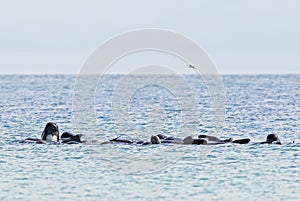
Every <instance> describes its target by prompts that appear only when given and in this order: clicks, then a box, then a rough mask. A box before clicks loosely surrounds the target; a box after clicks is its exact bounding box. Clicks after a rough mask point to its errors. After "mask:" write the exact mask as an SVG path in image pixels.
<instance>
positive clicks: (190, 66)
mask: <svg viewBox="0 0 300 201" xmlns="http://www.w3.org/2000/svg"><path fill="white" fill-rule="evenodd" d="M187 66H188V67H189V68H192V69H196V67H195V66H193V65H192V64H188V65H187Z"/></svg>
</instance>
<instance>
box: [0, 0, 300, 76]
mask: <svg viewBox="0 0 300 201" xmlns="http://www.w3.org/2000/svg"><path fill="white" fill-rule="evenodd" d="M299 20H300V1H298V0H286V1H283V0H251V1H239V0H227V1H222V0H219V1H216V0H194V1H182V0H178V1H176V0H151V1H142V0H126V1H125V0H107V1H101V0H26V1H25V0H0V27H1V31H0V73H2V74H3V73H9V74H13V73H26V74H32V73H33V74H37V73H43V74H45V73H55V74H60V73H70V74H76V73H78V72H79V70H80V68H81V66H82V64H83V62H84V61H85V59H86V58H87V57H88V55H89V54H90V53H91V52H92V51H93V50H94V49H95V48H97V47H98V46H99V45H101V44H102V43H104V42H105V41H107V40H109V39H110V38H112V37H113V36H116V35H119V34H122V33H124V32H128V31H131V30H136V29H142V28H161V29H166V30H170V31H175V32H177V33H180V34H182V35H184V36H186V37H188V38H190V39H192V40H193V41H195V42H196V43H197V44H198V45H199V46H201V47H202V48H203V49H204V50H205V51H206V52H207V53H208V54H209V56H210V57H211V58H212V60H213V61H214V63H215V64H216V67H217V70H218V71H219V73H226V74H228V73H230V74H237V73H300V54H299V53H300V26H299V25H300V24H299ZM136 59H139V58H138V56H137V57H136ZM143 62H146V61H144V60H143V58H140V62H139V63H140V64H143ZM149 62H150V61H149ZM171 63H172V62H171ZM146 64H147V63H146ZM132 65H136V64H132ZM170 65H172V64H170Z"/></svg>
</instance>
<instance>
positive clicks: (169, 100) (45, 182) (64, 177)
mask: <svg viewBox="0 0 300 201" xmlns="http://www.w3.org/2000/svg"><path fill="white" fill-rule="evenodd" d="M220 79H221V80H222V90H223V92H224V93H217V99H214V97H213V96H212V94H213V93H212V91H210V89H209V87H208V86H207V84H206V81H205V80H203V79H202V78H201V77H199V76H196V75H184V76H182V77H181V78H180V79H178V77H175V76H167V75H128V76H124V75H105V76H103V77H101V78H100V79H99V80H97V82H96V85H95V87H91V88H89V87H87V86H92V85H91V83H89V82H88V81H91V82H93V79H89V80H88V81H87V82H86V83H82V82H81V81H79V79H78V78H77V76H75V75H0V111H1V112H0V120H1V121H0V122H1V123H0V135H1V138H0V200H1V201H4V200H115V201H116V200H149V201H150V200H155V201H158V200H170V201H174V200H299V196H300V166H299V165H300V143H299V140H300V139H299V136H300V129H299V128H300V75H225V76H222V77H221V78H220ZM94 84H95V83H94ZM76 86H84V87H82V88H77V87H76ZM85 87H87V88H85ZM222 94H223V95H224V96H223V95H222ZM50 121H53V122H56V123H57V124H58V125H59V129H60V132H61V133H62V132H65V131H69V132H74V133H80V134H83V135H84V136H83V138H84V139H85V140H86V143H84V144H72V145H67V144H35V143H22V140H24V139H25V138H27V137H36V138H40V135H41V133H42V131H43V129H44V127H45V125H46V123H47V122H50ZM270 133H276V134H278V135H279V136H280V139H281V141H282V142H283V145H275V144H264V145H260V144H257V143H255V142H262V141H265V138H266V136H267V134H270ZM154 134H164V135H168V136H177V137H185V136H189V135H193V136H197V135H199V134H206V135H215V136H218V137H220V138H222V139H226V138H229V137H232V138H234V139H243V138H250V139H251V143H249V144H224V145H214V146H204V145H174V144H173V145H172V144H169V145H148V146H146V145H145V146H142V145H128V144H110V143H104V142H107V141H108V140H109V139H112V138H115V137H120V138H122V139H136V140H143V141H149V138H150V136H151V135H154ZM293 141H296V142H295V143H292V142H293ZM297 141H298V142H297Z"/></svg>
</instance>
